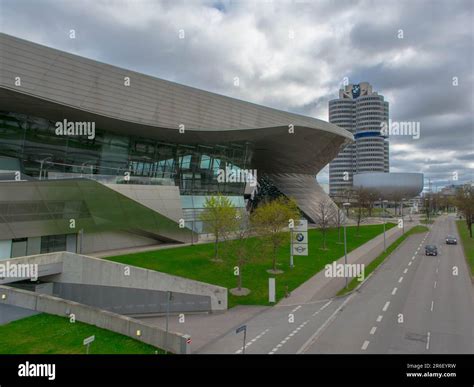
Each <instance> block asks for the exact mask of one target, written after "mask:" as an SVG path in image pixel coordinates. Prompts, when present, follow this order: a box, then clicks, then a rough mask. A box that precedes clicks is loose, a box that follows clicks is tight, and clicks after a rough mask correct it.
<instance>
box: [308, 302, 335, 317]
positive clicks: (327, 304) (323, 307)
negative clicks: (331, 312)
mask: <svg viewBox="0 0 474 387" xmlns="http://www.w3.org/2000/svg"><path fill="white" fill-rule="evenodd" d="M331 302H332V300H331V301H328V302H326V303H325V304H324V305H323V306H322V307H321V308H319V309H318V310H317V311H316V312H314V313H313V316H316V315H317V314H318V313H319V312H321V311H323V310H324V309H326V308H327V307H328V306H329V304H330V303H331Z"/></svg>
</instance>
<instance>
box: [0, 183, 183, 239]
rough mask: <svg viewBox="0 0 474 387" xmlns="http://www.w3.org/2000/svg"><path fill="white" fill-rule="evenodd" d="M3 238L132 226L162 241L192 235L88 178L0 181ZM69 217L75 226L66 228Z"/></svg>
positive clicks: (168, 220) (128, 227)
mask: <svg viewBox="0 0 474 387" xmlns="http://www.w3.org/2000/svg"><path fill="white" fill-rule="evenodd" d="M0 205H1V206H2V207H1V208H2V213H1V214H0V224H4V225H6V226H7V227H6V230H5V232H4V233H2V238H4V239H11V238H18V237H29V236H39V235H56V234H72V233H77V232H79V230H81V229H83V230H84V231H85V232H100V231H109V230H118V231H120V230H133V231H134V232H136V233H138V234H140V233H141V234H142V235H144V236H148V237H151V238H154V239H157V240H161V241H180V242H187V241H189V240H191V231H189V230H187V229H184V228H183V229H181V228H179V225H178V223H177V222H175V221H174V220H172V219H169V218H167V217H166V216H164V215H162V214H160V213H158V212H156V211H153V210H152V209H150V208H147V207H146V206H144V205H142V204H140V203H138V202H137V201H135V200H132V199H130V198H128V197H126V196H124V195H122V194H120V193H118V192H116V191H114V190H112V189H110V188H108V187H106V186H104V185H102V184H100V183H97V182H95V181H93V180H87V179H67V180H38V181H26V182H25V181H22V182H8V183H0ZM70 219H74V220H75V227H74V228H71V227H70Z"/></svg>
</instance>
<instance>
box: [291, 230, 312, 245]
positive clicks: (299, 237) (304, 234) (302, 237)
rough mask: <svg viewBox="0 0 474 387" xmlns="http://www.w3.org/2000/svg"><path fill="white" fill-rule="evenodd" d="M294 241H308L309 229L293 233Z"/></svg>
mask: <svg viewBox="0 0 474 387" xmlns="http://www.w3.org/2000/svg"><path fill="white" fill-rule="evenodd" d="M292 236H293V243H308V231H297V232H293V233H292Z"/></svg>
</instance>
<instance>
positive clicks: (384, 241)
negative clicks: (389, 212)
mask: <svg viewBox="0 0 474 387" xmlns="http://www.w3.org/2000/svg"><path fill="white" fill-rule="evenodd" d="M387 202H388V200H382V215H383V251H384V252H386V251H387V242H386V238H385V223H386V218H385V203H387Z"/></svg>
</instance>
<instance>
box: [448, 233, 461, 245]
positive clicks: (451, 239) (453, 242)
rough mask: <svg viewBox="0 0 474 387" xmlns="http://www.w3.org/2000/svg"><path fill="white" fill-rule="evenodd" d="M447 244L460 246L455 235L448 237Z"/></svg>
mask: <svg viewBox="0 0 474 387" xmlns="http://www.w3.org/2000/svg"><path fill="white" fill-rule="evenodd" d="M446 244H447V245H457V244H458V240H457V239H456V237H455V236H453V235H448V236H447V237H446Z"/></svg>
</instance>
